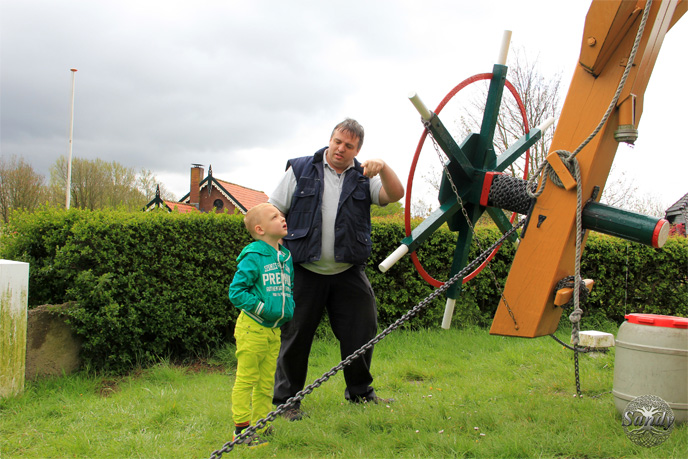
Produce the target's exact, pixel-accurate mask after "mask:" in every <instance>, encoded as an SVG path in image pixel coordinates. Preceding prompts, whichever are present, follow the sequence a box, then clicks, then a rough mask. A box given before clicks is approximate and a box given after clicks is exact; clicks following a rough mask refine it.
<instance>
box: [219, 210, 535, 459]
mask: <svg viewBox="0 0 688 459" xmlns="http://www.w3.org/2000/svg"><path fill="white" fill-rule="evenodd" d="M524 223H525V219H523V220H521V221H520V222H519V223H518V224H517V225H516V226H514V227H513V228H512V229H510V230H509V231H507V232H506V233H504V235H503V236H502V237H501V238H500V239H499V240H497V241H496V242H495V243H494V244H492V246H490V247H489V248H488V249H487V250H486V251H484V252H482V253H481V254H480V255H478V257H477V258H476V259H475V260H473V261H471V262H470V263H469V264H467V265H466V267H465V268H464V269H462V270H461V271H460V272H458V273H456V274H455V275H454V276H452V277H451V278H450V279H449V280H447V281H446V282H445V283H444V284H443V285H442V286H441V287H439V288H437V289H435V291H433V292H432V293H431V294H430V295H428V296H427V297H426V298H425V299H424V300H422V301H421V302H420V303H418V304H417V305H415V306H414V307H413V308H411V309H409V311H408V312H407V313H406V314H404V315H403V316H401V317H400V318H399V319H397V320H396V321H395V322H394V323H393V324H391V325H390V326H388V327H387V328H386V329H385V330H384V331H382V332H381V333H380V334H378V335H377V336H375V337H374V338H373V339H371V340H370V341H368V342H367V343H366V344H364V345H363V346H362V347H361V348H360V349H358V350H357V351H356V352H354V353H353V354H351V355H350V356H348V357H347V358H345V359H344V360H342V361H341V362H339V364H337V365H335V366H334V367H332V368H331V369H330V370H329V371H328V372H326V373H325V374H323V375H322V376H321V377H320V378H318V379H316V380H315V381H314V382H313V383H312V384H310V385H309V386H307V387H306V388H304V389H303V390H302V391H300V392H298V393H297V394H296V395H295V396H293V397H291V398H290V399H289V400H287V401H286V402H285V403H283V404H282V405H280V406H278V407H277V408H276V409H275V410H274V411H272V412H270V413H268V415H267V416H266V417H265V418H263V419H261V420H259V421H258V422H256V424H255V425H253V426H250V427H248V428H246V429H245V430H243V431H242V432H241V434H240V435H239V436H237V437H236V438H235V439H234V440H232V441H230V442H227V443H225V444H224V445H223V446H222V448H221V449H219V450H217V451H213V453H212V454H211V455H210V459H219V458H220V457H222V455H223V454H224V453H228V452H230V451H232V449H233V448H234V445H236V444H237V443H241V442H242V441H243V440H244V439H246V438H247V437H249V436H252V435H253V434H254V433H255V432H256V431H257V430H260V429H262V428H263V427H265V426H266V424H267V423H268V422H270V421H273V420H274V419H275V418H276V417H277V416H278V415H280V414H282V413H284V412H285V411H287V410H288V409H290V408H291V407H292V406H294V405H295V404H296V403H297V402H299V401H301V400H303V398H304V397H305V396H306V395H308V394H310V393H311V392H313V391H314V390H315V389H317V388H318V387H320V386H321V385H322V384H323V383H324V382H326V381H327V380H328V379H330V378H331V377H332V376H334V375H335V374H337V373H338V372H339V371H341V370H343V369H344V368H345V367H347V366H348V365H350V364H351V362H353V361H354V360H356V359H357V358H359V357H360V356H361V355H363V354H365V353H366V352H367V351H368V350H369V349H371V348H372V347H373V346H374V345H375V344H377V343H379V342H380V341H382V339H384V338H385V337H386V336H387V335H389V334H390V333H392V332H393V331H394V330H396V329H398V328H399V327H400V326H401V325H403V324H404V323H405V322H407V321H408V320H409V319H411V318H413V317H415V316H416V315H418V314H419V313H420V312H422V311H423V310H425V309H426V308H427V307H428V306H429V305H430V304H431V303H432V301H433V300H434V299H435V298H437V297H438V296H440V295H441V294H443V293H444V292H445V291H446V290H447V289H449V287H451V286H452V285H453V284H454V283H455V282H457V281H458V280H459V279H463V277H464V276H465V275H466V273H468V272H469V271H470V270H471V269H473V268H474V267H475V266H478V265H479V264H480V263H482V262H483V261H484V260H485V259H487V257H488V256H489V255H490V252H492V250H494V249H495V248H496V247H497V246H498V245H499V244H501V243H503V242H504V241H505V240H506V238H508V237H509V236H511V234H512V233H514V232H515V231H516V230H517V229H519V228H520V227H521V226H523V224H524Z"/></svg>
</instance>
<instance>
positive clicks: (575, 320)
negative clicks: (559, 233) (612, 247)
mask: <svg viewBox="0 0 688 459" xmlns="http://www.w3.org/2000/svg"><path fill="white" fill-rule="evenodd" d="M651 6H652V0H648V1H647V3H646V4H645V10H644V11H643V16H642V19H641V21H640V25H639V27H638V32H637V33H636V36H635V40H634V42H633V48H632V49H631V53H630V55H629V58H628V63H627V64H626V68H625V69H624V73H623V75H622V76H621V80H620V81H619V85H618V86H617V88H616V92H615V93H614V97H613V98H612V101H611V103H610V104H609V106H608V107H607V111H606V112H605V113H604V115H603V116H602V119H601V120H600V122H599V123H598V124H597V127H596V128H595V129H594V130H593V131H592V132H591V133H590V135H589V136H588V138H586V139H585V140H584V141H583V142H582V143H581V144H580V145H579V146H578V148H576V149H575V150H574V151H573V153H570V152H568V151H566V150H557V151H556V152H555V153H557V154H558V155H559V157H560V158H562V162H563V163H564V164H565V165H566V167H567V169H568V170H569V172H571V174H572V175H573V176H574V178H575V179H576V255H575V257H576V258H575V274H574V280H575V281H574V285H576V284H579V283H580V282H582V280H581V275H580V260H581V253H582V241H583V226H582V214H583V199H582V187H581V176H580V165H579V164H578V160H577V159H576V156H577V155H578V153H580V152H581V150H583V148H585V146H586V145H588V143H590V141H591V140H592V139H594V138H595V137H596V136H597V134H599V132H600V130H602V127H603V126H604V125H605V124H606V123H607V120H608V119H609V116H611V113H612V110H614V108H615V107H616V104H617V102H618V101H619V97H620V96H621V92H622V91H623V88H624V86H625V85H626V80H627V79H628V75H629V74H630V72H631V68H632V67H633V63H634V61H635V56H636V54H637V52H638V47H639V46H640V40H641V38H642V36H643V32H644V30H645V25H646V23H647V18H648V17H649V15H650V8H651ZM543 171H544V173H543ZM540 174H542V182H540V183H538V182H537V180H538V177H539V176H540ZM548 177H549V179H550V180H552V182H554V184H555V185H557V186H559V187H560V188H561V187H563V185H562V184H561V180H560V179H559V177H558V176H557V174H556V172H555V171H554V169H553V168H552V167H551V166H550V165H549V163H548V162H547V161H545V162H544V163H543V164H541V165H540V166H539V167H538V168H537V170H536V171H535V173H534V174H533V175H532V176H531V177H530V179H528V186H527V187H526V192H527V193H528V195H529V196H530V197H532V198H535V199H536V198H537V197H539V196H540V195H541V194H542V192H543V191H544V189H545V185H546V182H547V178H548ZM533 189H534V190H535V191H532V190H533ZM573 303H574V310H573V312H572V313H571V315H570V316H569V320H570V321H571V342H572V343H573V349H574V353H575V367H576V383H577V387H576V389H577V391H578V395H579V396H580V395H581V393H580V387H579V385H578V352H579V348H578V344H579V343H580V338H579V332H580V319H581V317H582V315H583V310H582V309H581V308H580V289H579V288H574V289H573Z"/></svg>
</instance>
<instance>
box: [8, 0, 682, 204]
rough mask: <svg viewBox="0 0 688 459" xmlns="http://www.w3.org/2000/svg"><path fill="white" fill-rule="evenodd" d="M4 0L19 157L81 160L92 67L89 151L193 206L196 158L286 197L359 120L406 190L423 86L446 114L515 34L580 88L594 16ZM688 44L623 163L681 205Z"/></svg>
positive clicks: (389, 4)
mask: <svg viewBox="0 0 688 459" xmlns="http://www.w3.org/2000/svg"><path fill="white" fill-rule="evenodd" d="M0 1H1V3H0V5H1V7H0V8H1V9H0V34H1V35H0V46H1V48H0V59H1V61H0V89H1V98H0V121H1V122H0V137H1V149H2V150H1V151H2V155H3V156H4V157H9V156H11V155H17V156H19V157H23V158H24V159H25V160H26V161H27V162H29V163H30V164H31V165H32V166H33V167H34V169H35V170H36V171H37V172H39V173H41V174H44V175H45V176H46V178H49V168H50V166H51V165H53V164H54V163H55V161H56V160H57V158H58V157H60V156H62V155H65V154H66V153H67V151H68V128H69V109H70V93H71V82H72V73H71V72H70V68H76V69H78V72H77V73H76V75H75V76H76V91H75V104H74V107H75V114H74V141H73V155H74V156H76V157H80V158H88V159H95V158H101V159H104V160H107V161H112V160H115V161H117V162H119V163H121V164H123V165H125V166H127V167H133V168H134V169H135V170H137V171H138V170H140V169H148V170H151V171H153V173H155V175H157V177H158V178H159V179H160V181H161V182H162V183H164V184H165V186H166V187H167V188H168V189H169V190H170V191H172V192H173V193H175V194H176V195H177V197H178V198H180V197H181V196H182V195H184V194H186V193H187V192H188V186H189V168H190V167H191V164H192V163H199V164H203V165H204V166H205V169H206V171H207V169H208V166H209V165H212V168H213V173H214V175H215V176H216V177H217V178H220V179H222V180H226V181H230V182H234V183H238V184H241V185H244V186H248V187H251V188H254V189H258V190H262V191H265V192H266V193H268V194H270V193H271V192H272V190H273V188H274V186H275V184H276V181H277V180H278V179H279V177H280V176H281V175H282V173H283V170H284V165H285V163H286V160H287V159H288V158H291V157H295V156H303V155H307V154H311V153H313V152H314V151H315V150H316V149H318V148H320V147H322V146H325V145H326V144H327V141H328V139H329V135H330V132H331V130H332V127H333V126H334V125H335V124H336V123H337V122H339V121H341V120H342V119H343V118H345V117H352V118H355V119H357V120H358V121H360V122H361V124H363V126H364V127H365V129H366V139H365V144H364V146H363V149H362V151H361V153H360V155H359V159H361V160H364V159H366V158H373V157H375V158H383V159H385V160H386V161H387V162H388V163H389V164H390V165H391V166H392V167H393V168H394V169H395V170H396V172H397V173H398V175H399V176H400V177H401V179H402V182H404V183H406V178H407V176H408V172H409V167H410V165H411V160H412V157H413V153H414V151H415V148H416V144H417V143H418V139H419V136H420V134H421V132H422V126H421V125H420V122H419V117H418V114H417V112H416V111H415V110H414V109H413V107H412V105H411V104H410V103H409V101H408V99H407V95H408V93H409V91H412V90H413V91H417V92H418V94H419V95H420V96H421V98H422V99H423V100H424V101H425V103H426V104H427V105H428V106H429V107H430V108H434V107H435V106H436V105H437V104H438V103H439V101H440V100H441V99H442V98H443V97H444V95H445V94H446V93H447V92H448V91H449V90H451V89H452V88H453V87H454V86H455V85H456V84H458V83H459V82H460V81H462V80H463V79H465V78H467V77H469V76H471V75H474V74H476V73H483V72H490V71H491V70H492V66H493V64H494V63H495V61H496V58H497V55H498V51H499V46H500V42H501V38H502V33H503V31H504V30H505V29H509V30H512V31H513V36H512V46H516V47H522V48H524V49H525V50H526V51H527V53H528V55H529V56H530V57H531V58H532V59H537V60H538V62H539V66H540V68H541V71H542V73H544V74H546V75H554V74H555V73H556V72H560V73H561V75H562V84H563V85H564V86H565V88H567V87H568V84H569V82H570V80H571V76H572V74H573V70H574V68H575V66H576V63H577V59H578V55H579V52H580V43H581V37H582V31H583V23H584V20H585V15H586V13H587V10H588V8H589V5H590V2H589V1H585V0H569V1H556V2H555V1H550V0H541V1H535V0H522V1H513V0H486V1H458V0H422V1H420V0H413V1H412V0H360V1H359V0H350V1H348V2H336V3H335V2H330V1H326V0H318V1H315V0H314V1H302V0H291V1H277V0H271V1H261V0H250V1H249V0H216V1H210V0H193V1H191V0H188V1H181V0H167V1H157V0H117V1H110V0H97V1H94V0H83V1H81V0H61V1H55V0H0ZM686 43H688V18H685V17H684V18H683V19H682V20H681V21H679V23H678V25H677V26H676V27H674V29H672V30H671V31H670V32H669V34H668V36H667V38H666V40H665V42H664V45H663V47H662V50H661V52H660V56H659V59H658V62H657V65H656V66H655V71H654V72H653V75H652V78H651V80H650V84H649V87H648V90H647V91H646V94H645V111H644V113H643V118H642V121H641V123H640V126H639V129H640V138H639V140H638V141H637V143H636V146H635V147H634V148H628V147H621V148H619V151H618V153H617V156H616V161H615V171H624V172H625V173H626V175H627V176H628V177H631V178H632V179H633V183H634V184H636V185H637V186H638V187H639V190H640V191H641V192H642V193H645V194H651V195H655V196H656V197H657V198H658V199H659V200H661V201H662V202H663V203H665V204H666V205H667V206H668V205H670V204H672V203H673V202H675V201H676V200H678V199H679V198H680V197H681V196H683V194H685V193H686V192H688V184H687V183H686V173H687V171H688V142H686V139H685V137H682V136H685V132H686V125H685V120H686V107H687V106H688V91H686V88H685V82H686V74H688V64H687V63H686V50H685V47H686ZM562 100H563V98H562ZM445 124H446V121H445ZM414 183H415V182H414Z"/></svg>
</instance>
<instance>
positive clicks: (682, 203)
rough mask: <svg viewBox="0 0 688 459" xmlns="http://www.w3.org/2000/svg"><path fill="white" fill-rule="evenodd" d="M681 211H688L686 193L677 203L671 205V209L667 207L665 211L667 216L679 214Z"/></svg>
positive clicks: (687, 196) (687, 194)
mask: <svg viewBox="0 0 688 459" xmlns="http://www.w3.org/2000/svg"><path fill="white" fill-rule="evenodd" d="M683 209H688V193H686V194H685V195H683V197H682V198H681V199H679V200H678V201H676V202H675V203H673V204H672V205H671V207H669V208H668V209H667V210H666V213H667V214H674V213H679V212H681V211H682V210H683Z"/></svg>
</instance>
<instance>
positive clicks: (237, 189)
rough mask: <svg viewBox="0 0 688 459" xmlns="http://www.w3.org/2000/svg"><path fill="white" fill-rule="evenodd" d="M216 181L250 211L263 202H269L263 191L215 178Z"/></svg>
mask: <svg viewBox="0 0 688 459" xmlns="http://www.w3.org/2000/svg"><path fill="white" fill-rule="evenodd" d="M213 180H214V181H217V182H218V183H219V184H220V185H221V186H222V187H223V188H224V189H225V190H227V192H228V193H229V194H231V195H232V196H233V197H234V198H235V199H236V200H237V201H239V203H240V204H241V205H242V206H243V207H244V208H245V209H246V210H249V209H250V208H251V207H253V206H255V205H258V204H260V203H262V202H268V195H267V194H265V193H263V192H262V191H257V190H252V189H251V188H246V187H244V186H241V185H237V184H235V183H230V182H225V181H224V180H218V179H216V178H214V177H213Z"/></svg>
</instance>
